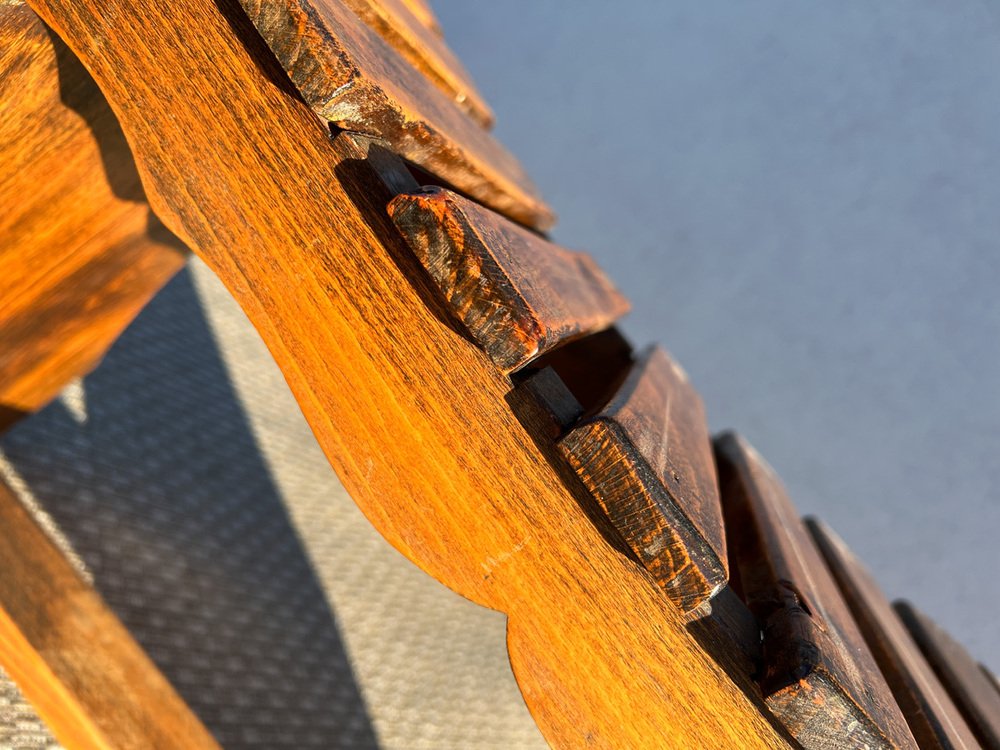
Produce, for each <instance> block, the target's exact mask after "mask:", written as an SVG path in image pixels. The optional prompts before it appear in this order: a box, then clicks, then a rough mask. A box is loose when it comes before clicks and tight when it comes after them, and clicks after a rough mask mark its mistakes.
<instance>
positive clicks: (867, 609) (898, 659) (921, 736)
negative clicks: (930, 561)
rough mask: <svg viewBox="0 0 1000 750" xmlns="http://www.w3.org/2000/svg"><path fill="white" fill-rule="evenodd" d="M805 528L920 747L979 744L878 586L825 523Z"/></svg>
mask: <svg viewBox="0 0 1000 750" xmlns="http://www.w3.org/2000/svg"><path fill="white" fill-rule="evenodd" d="M806 526H807V527H808V528H809V531H810V532H811V533H812V536H813V539H814V540H815V542H816V545H817V546H818V547H819V549H820V552H822V554H823V557H824V558H825V560H826V563H827V565H828V566H829V568H830V572H831V573H833V577H834V578H835V579H836V580H837V584H838V585H839V586H840V591H841V593H842V594H843V595H844V598H845V599H846V600H847V604H848V606H849V607H850V609H851V614H852V615H854V620H855V622H857V624H858V627H859V628H860V629H861V633H862V635H864V637H865V641H866V642H867V644H868V647H869V648H870V649H871V651H872V654H873V655H874V657H875V661H876V662H877V663H878V666H879V668H880V669H881V670H882V674H883V676H884V677H885V679H886V682H887V683H888V684H889V687H890V688H891V690H892V694H893V695H894V696H895V697H896V702H897V703H898V704H899V707H900V709H901V710H902V711H903V715H904V716H905V717H906V722H907V724H909V726H910V731H911V732H912V733H913V736H914V738H915V739H916V740H917V742H918V743H919V745H920V747H921V748H923V750H927V749H928V748H942V750H945V749H947V750H952V749H957V748H969V750H975V748H977V747H979V743H978V742H976V738H975V736H974V735H973V734H972V731H971V730H970V729H969V726H968V724H967V723H966V721H965V719H964V718H962V714H961V713H960V712H959V711H958V709H957V708H956V707H955V704H954V702H953V701H952V699H951V697H950V696H949V695H948V692H947V691H946V690H945V689H944V686H943V685H942V684H941V681H940V680H939V679H938V678H937V676H936V675H935V674H934V672H933V670H932V669H931V668H930V665H929V664H928V663H927V660H926V659H924V657H923V655H922V654H921V653H920V649H919V648H918V647H917V644H916V643H914V641H913V638H911V637H910V634H909V633H907V632H906V628H905V627H903V623H902V622H901V621H900V619H899V617H898V616H897V615H896V613H895V612H893V610H892V605H890V604H889V600H888V599H886V598H885V595H884V594H883V593H882V592H881V590H879V587H878V584H876V583H875V579H874V578H872V575H871V573H869V572H868V570H867V569H866V568H865V566H864V565H863V564H862V563H861V561H860V560H858V558H857V557H855V556H854V554H853V553H852V552H851V550H850V549H849V548H848V547H847V545H846V544H845V543H844V541H843V540H842V539H841V538H840V537H839V536H837V535H836V534H835V533H834V532H833V531H831V530H830V529H829V528H828V527H827V526H826V525H825V524H823V523H822V522H820V521H817V520H815V519H808V520H807V521H806Z"/></svg>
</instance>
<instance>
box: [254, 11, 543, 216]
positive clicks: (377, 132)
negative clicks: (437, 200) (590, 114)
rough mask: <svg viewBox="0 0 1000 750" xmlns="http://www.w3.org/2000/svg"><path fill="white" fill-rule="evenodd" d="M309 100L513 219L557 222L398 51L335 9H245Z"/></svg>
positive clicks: (503, 154) (494, 148)
mask: <svg viewBox="0 0 1000 750" xmlns="http://www.w3.org/2000/svg"><path fill="white" fill-rule="evenodd" d="M241 3H242V5H243V8H244V9H245V10H246V12H247V14H248V15H249V16H250V18H251V19H252V20H253V22H254V25H255V26H256V27H257V30H258V31H259V32H260V34H261V36H262V37H263V38H264V39H265V41H267V43H268V45H269V46H270V47H271V50H272V51H273V53H274V55H275V56H276V57H277V58H278V61H279V62H280V63H281V65H282V66H283V67H284V69H285V71H286V72H287V73H288V76H289V77H290V78H291V80H292V83H293V84H295V86H296V87H297V88H298V90H299V92H300V93H301V94H302V96H303V98H304V99H305V100H306V102H307V103H309V105H310V106H312V107H313V109H314V110H316V112H317V113H318V114H319V115H320V116H321V117H323V118H324V119H326V120H328V121H330V122H332V123H333V124H335V125H337V126H338V127H340V128H343V129H344V130H352V131H357V132H360V133H364V134H366V135H373V136H377V137H379V138H382V139H384V140H386V141H387V142H388V143H390V144H391V145H392V148H393V150H395V151H396V152H397V153H398V154H399V155H400V156H402V157H404V158H405V159H408V160H409V161H412V162H414V163H415V164H417V165H419V166H420V167H422V168H424V169H426V170H427V171H428V172H430V173H431V174H433V175H435V176H437V177H438V178H440V179H442V180H443V181H445V182H447V183H448V184H450V185H453V186H454V187H455V188H456V189H458V190H460V191H462V192H463V193H465V194H467V195H470V196H472V197H473V198H475V199H476V200H478V201H480V202H482V203H484V204H486V205H488V206H490V207H491V208H493V209H495V210H497V211H499V212H500V213H503V214H505V215H507V216H510V217H511V218H513V219H514V220H516V221H518V222H521V223H522V224H526V225H528V226H532V227H535V228H536V229H541V230H544V229H548V228H549V227H551V226H552V224H553V223H554V222H555V216H554V215H553V213H552V211H551V210H550V209H549V207H548V206H546V205H545V203H544V201H543V200H542V199H541V197H540V196H539V194H538V191H537V189H536V188H535V186H534V184H532V182H531V180H530V179H529V178H528V176H527V175H526V174H525V172H524V170H523V169H522V167H521V165H520V164H518V163H517V161H516V160H515V159H514V157H513V156H511V155H510V154H509V153H508V152H507V151H506V150H505V149H504V148H503V147H502V146H501V145H500V144H499V143H498V142H497V141H496V140H494V139H493V138H492V137H491V136H490V135H489V133H487V132H486V131H485V130H484V129H483V128H481V127H480V126H479V125H478V124H477V123H476V122H474V121H473V120H471V119H470V118H469V117H467V116H466V115H465V113H464V112H462V111H461V110H460V109H459V108H458V106H457V105H456V104H455V102H454V101H452V100H451V99H450V98H449V97H448V96H446V95H445V94H443V93H442V92H441V91H440V90H439V89H438V88H437V87H436V86H435V85H434V84H432V83H431V82H430V81H429V80H428V79H427V78H426V77H425V76H424V75H423V74H421V73H420V72H419V71H417V70H416V69H415V68H414V67H413V66H411V65H410V64H409V63H408V62H407V61H406V60H404V59H403V58H402V57H401V56H400V55H399V53H397V52H396V50H395V49H393V47H392V46H391V45H390V44H388V43H387V42H386V41H385V40H384V39H382V38H381V37H380V36H379V35H378V34H376V33H375V32H374V31H372V30H371V29H369V28H368V27H367V26H366V25H365V24H364V23H362V22H361V20H360V19H359V18H358V17H357V16H356V15H355V14H354V13H353V12H351V10H350V9H349V8H348V7H347V6H346V5H344V4H343V3H341V2H338V1H336V0H241Z"/></svg>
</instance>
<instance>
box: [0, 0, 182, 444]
mask: <svg viewBox="0 0 1000 750" xmlns="http://www.w3.org/2000/svg"><path fill="white" fill-rule="evenodd" d="M0 164H2V165H3V169H2V171H0V206H2V209H0V412H4V413H6V414H7V415H8V418H12V417H13V416H15V415H17V414H19V413H30V412H32V411H35V410H37V409H39V408H40V407H42V406H44V405H45V404H46V403H47V402H48V401H49V400H50V399H52V398H53V397H54V396H55V395H56V393H58V391H59V390H60V389H61V388H62V386H63V385H64V384H65V383H66V381H67V380H69V379H70V378H72V377H75V376H77V375H81V374H84V373H85V372H87V371H89V370H90V368H92V367H93V366H94V365H95V364H96V363H97V361H98V360H99V359H100V357H101V356H102V355H103V354H104V352H105V351H106V350H107V348H108V347H109V346H110V345H111V343H112V342H113V341H114V340H115V339H116V338H117V337H118V335H119V334H120V333H121V331H122V329H124V328H125V326H126V325H128V323H129V322H130V321H131V320H132V318H133V317H134V316H135V315H136V314H137V313H138V312H139V310H140V309H141V308H142V307H143V305H144V304H145V303H146V302H147V301H148V300H149V298H150V297H151V296H152V295H153V294H154V293H155V292H156V291H157V290H158V289H159V288H160V287H161V286H162V285H163V284H164V283H165V282H166V281H167V280H168V279H169V278H170V277H171V276H173V274H174V273H175V272H176V271H177V270H178V269H179V268H180V267H181V265H183V263H184V258H185V252H184V251H183V249H182V248H181V246H180V244H179V243H178V241H177V240H176V238H174V237H172V236H171V235H170V233H169V232H168V231H167V230H166V229H165V228H163V226H162V225H160V223H159V222H158V221H157V220H156V219H155V218H154V217H153V216H152V214H151V213H150V211H149V206H148V204H147V203H146V201H145V196H144V195H143V192H142V186H141V185H140V182H139V175H138V173H137V172H136V170H135V165H134V164H133V161H132V156H131V153H130V152H129V149H128V146H127V144H126V143H125V139H124V137H123V135H122V133H121V130H120V128H119V127H118V123H117V121H116V120H115V117H114V115H113V114H112V112H111V109H110V108H109V107H108V105H107V102H106V101H105V100H104V98H103V96H102V95H101V93H100V90H99V89H98V88H97V85H96V84H95V83H94V81H93V79H92V78H91V77H90V76H89V75H88V74H87V72H86V70H84V68H83V66H81V65H80V63H79V62H78V61H77V60H76V58H75V57H74V56H73V55H72V53H70V52H69V50H68V49H66V47H65V45H64V44H63V43H62V42H61V41H60V40H59V39H58V38H56V37H54V36H53V35H51V34H50V33H49V32H48V31H47V30H46V28H45V26H44V24H42V22H41V20H39V19H38V17H37V16H36V15H35V14H34V13H33V12H32V11H31V9H30V8H28V7H27V6H26V5H23V4H20V3H9V2H8V3H2V4H0ZM3 421H5V420H4V417H3V416H2V415H0V427H2V426H3V424H2V422H3Z"/></svg>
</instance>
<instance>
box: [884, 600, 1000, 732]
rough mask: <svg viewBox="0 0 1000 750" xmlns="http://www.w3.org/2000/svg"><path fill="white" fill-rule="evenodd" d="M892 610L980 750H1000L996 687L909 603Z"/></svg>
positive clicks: (959, 647)
mask: <svg viewBox="0 0 1000 750" xmlns="http://www.w3.org/2000/svg"><path fill="white" fill-rule="evenodd" d="M893 606H894V607H895V608H896V612H897V613H898V614H899V616H900V618H901V619H902V620H903V622H904V623H905V624H906V627H907V629H908V630H909V631H910V634H911V635H912V636H913V640H915V641H916V642H917V645H918V646H920V650H921V651H922V652H923V654H924V656H925V657H927V661H928V662H930V665H931V667H932V668H933V669H934V671H935V672H936V673H937V676H938V677H939V678H940V679H941V682H942V683H943V684H944V686H945V688H946V689H947V690H948V692H949V693H950V694H951V697H952V699H953V700H954V701H955V705H957V706H958V708H959V710H960V711H961V712H962V713H963V715H964V716H965V718H966V720H967V721H968V722H969V726H970V727H972V731H973V732H975V733H976V737H977V738H978V739H979V741H980V742H981V743H982V745H983V747H985V748H988V749H989V750H1000V693H998V692H997V690H996V686H995V685H994V684H993V683H992V681H991V680H989V679H988V678H987V676H986V675H985V674H984V673H983V671H982V669H981V668H980V666H979V665H978V664H977V663H976V660H975V659H973V658H972V656H970V655H969V652H968V651H966V650H965V647H964V646H962V645H961V644H960V643H958V642H957V641H956V640H955V639H954V638H952V637H951V636H950V635H948V633H946V632H945V631H944V629H943V628H941V627H940V626H938V625H937V623H935V622H934V621H933V620H931V619H930V618H929V617H928V616H927V615H925V614H924V613H922V612H921V611H920V610H918V609H916V608H915V607H914V606H913V605H912V604H910V603H909V602H902V601H901V602H895V603H894V604H893Z"/></svg>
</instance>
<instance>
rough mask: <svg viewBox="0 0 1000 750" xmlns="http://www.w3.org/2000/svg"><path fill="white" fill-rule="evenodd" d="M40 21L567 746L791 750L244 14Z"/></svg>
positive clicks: (381, 519) (362, 486) (185, 230)
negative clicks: (619, 533)
mask: <svg viewBox="0 0 1000 750" xmlns="http://www.w3.org/2000/svg"><path fill="white" fill-rule="evenodd" d="M32 4H33V6H34V7H35V8H36V9H37V10H38V11H39V12H40V13H42V14H43V16H44V17H45V18H46V20H47V21H48V22H49V23H50V24H51V25H52V26H53V27H54V28H55V29H56V30H57V31H58V32H59V33H60V34H61V35H62V36H63V38H64V39H66V40H67V42H68V43H69V45H70V46H71V47H72V48H73V49H74V51H75V52H76V53H77V54H78V55H79V56H80V58H81V59H82V60H83V61H84V63H85V64H86V65H87V66H88V68H89V69H90V71H91V72H92V73H93V75H94V77H95V78H96V79H97V80H98V82H99V83H100V85H101V87H102V89H103V90H104V93H105V95H106V96H107V98H108V100H109V101H110V102H111V104H112V106H113V107H114V108H115V110H116V112H117V113H118V116H119V120H120V121H121V122H122V126H123V128H124V129H125V132H126V134H127V136H128V138H129V141H130V143H131V145H132V147H133V151H134V153H135V154H136V155H137V162H138V164H139V165H140V170H141V171H142V174H143V179H144V184H145V186H146V189H147V192H148V194H149V196H150V200H151V202H152V203H153V205H154V207H155V208H156V209H157V213H158V215H160V216H161V217H163V218H164V221H165V222H166V223H167V224H168V226H170V227H171V228H172V229H173V230H174V231H176V232H177V233H178V234H179V235H180V236H182V237H183V238H184V239H185V241H186V242H187V243H188V245H189V246H190V247H191V248H192V249H193V250H194V251H195V252H197V253H198V254H199V255H201V257H203V258H204V259H205V260H206V262H207V263H208V264H209V265H210V266H211V267H212V268H213V269H214V270H215V272H216V273H218V274H219V276H220V277H221V278H222V280H223V281H224V282H225V283H226V285H227V286H228V288H229V289H230V290H231V291H232V293H233V294H234V296H235V297H236V298H237V299H238V300H239V302H240V304H241V305H242V307H243V309H244V310H245V311H246V313H247V314H248V315H249V317H250V319H251V320H252V321H253V322H254V324H255V325H256V326H257V328H258V330H259V331H260V333H261V335H262V336H263V338H264V341H265V342H266V343H267V345H268V346H269V348H270V350H271V352H272V353H273V355H274V357H275V359H276V360H277V362H278V364H279V365H280V366H281V368H282V370H283V371H284V374H285V377H286V378H287V380H288V383H289V385H290V386H291V388H292V391H293V393H294V394H295V396H296V398H297V400H298V402H299V404H300V405H301V407H302V410H303V412H304V414H305V416H306V418H307V419H308V420H309V422H310V424H311V425H312V428H313V430H314V432H315V434H316V437H317V439H318V440H319V442H320V444H321V445H322V447H323V449H324V451H325V452H326V454H327V456H328V457H329V458H330V460H331V463H332V464H333V466H334V468H335V469H336V470H337V473H338V474H339V475H340V478H341V479H342V481H343V483H344V485H345V487H346V488H347V489H348V491H349V492H350V493H351V495H352V496H353V497H354V499H355V501H356V502H357V503H358V505H359V506H360V507H361V508H362V510H363V511H364V512H365V514H366V515H367V516H368V518H369V519H370V520H371V521H372V523H373V524H374V525H375V526H376V527H377V528H378V529H379V530H380V531H381V532H382V533H383V535H384V536H385V537H386V538H387V539H388V540H389V541H390V542H391V543H392V544H393V545H394V546H396V547H397V548H398V549H399V550H400V551H402V552H403V553H404V554H405V555H406V556H408V557H409V558H410V559H411V560H414V561H415V562H417V563H418V564H419V565H420V566H421V567H422V568H423V569H425V570H427V571H428V572H430V573H431V574H432V575H433V576H435V577H436V578H438V579H439V580H441V581H443V582H444V583H445V584H447V585H449V586H450V587H452V588H453V589H455V590H456V591H458V592H459V593H461V594H463V595H465V596H467V597H469V598H470V599H473V600H474V601H477V602H479V603H480V604H484V605H486V606H489V607H492V608H494V609H498V610H501V611H503V612H505V613H507V615H508V617H509V626H508V647H509V651H510V655H511V661H512V665H513V668H514V672H515V675H516V677H517V679H518V682H519V684H520V686H521V689H522V691H523V693H524V696H525V699H526V701H527V704H528V707H529V708H530V710H531V711H532V713H533V715H534V716H535V718H536V720H537V721H538V724H539V726H540V728H541V730H542V732H543V733H544V734H545V736H546V737H547V738H548V740H549V741H550V742H551V743H552V744H553V745H554V746H556V747H579V746H583V745H586V746H589V747H603V748H615V749H616V750H620V748H626V747H627V748H643V747H649V748H663V747H669V746H673V747H740V748H748V749H752V748H765V747H768V748H781V747H787V743H786V742H785V741H784V740H783V739H782V738H781V737H780V736H779V735H778V734H777V732H776V731H775V729H774V728H773V727H772V726H771V724H770V723H769V721H768V720H767V719H766V717H765V716H764V715H763V714H762V713H761V710H760V707H759V705H758V704H756V703H755V702H753V701H752V700H751V699H750V698H749V697H748V696H747V695H746V694H745V693H744V692H743V690H741V688H740V687H739V686H737V685H736V684H735V683H734V682H733V681H732V680H731V679H730V678H729V676H728V675H726V674H725V672H723V670H722V669H721V668H720V667H719V666H718V665H717V664H716V663H715V662H714V661H712V660H711V658H710V657H709V656H708V655H707V654H706V653H705V651H703V650H702V648H701V647H700V646H699V644H698V643H697V642H696V641H695V639H694V637H693V636H691V635H690V634H689V633H688V632H687V630H686V629H685V627H684V624H683V623H682V622H681V616H680V613H679V612H678V611H677V610H676V608H675V607H673V606H672V605H671V604H670V602H669V601H667V600H666V599H665V598H664V597H663V595H662V593H661V592H660V590H659V589H658V588H657V587H656V585H655V584H654V583H653V582H652V580H651V579H650V578H649V577H648V575H646V574H645V573H644V572H643V571H641V570H640V569H638V568H637V567H636V566H635V565H634V564H632V563H631V562H630V561H629V560H627V559H625V558H624V557H623V556H621V555H620V554H619V553H618V552H616V551H615V550H614V549H613V548H612V547H610V546H609V545H607V544H606V543H605V541H604V539H603V537H602V536H601V535H600V533H599V532H598V530H597V529H595V527H594V526H593V524H592V523H591V522H590V520H589V519H588V517H587V516H586V514H585V513H584V512H582V511H581V509H580V506H579V505H578V499H577V498H576V497H575V496H574V495H573V494H571V492H570V491H569V490H568V489H567V486H566V484H565V483H564V481H563V476H562V475H561V474H560V473H559V471H558V470H557V469H556V468H555V467H556V466H559V465H560V461H559V459H558V457H557V456H555V455H554V453H552V454H550V453H546V452H545V451H543V450H542V449H541V448H540V447H539V446H538V445H537V444H536V442H535V440H534V439H533V436H534V435H535V434H538V433H537V432H536V431H535V429H534V427H533V425H530V424H529V428H526V427H524V426H522V424H521V423H520V422H519V421H518V420H517V419H516V418H515V416H514V413H513V411H512V410H511V408H510V406H509V405H508V403H507V402H506V400H505V399H506V398H507V396H508V395H509V392H510V382H509V380H508V379H507V378H506V377H504V376H503V375H502V374H501V373H500V372H499V371H498V370H497V369H496V367H495V366H494V365H493V363H492V362H490V361H489V360H488V358H487V357H486V356H485V355H484V354H483V353H482V352H480V351H479V350H478V349H476V348H475V347H472V346H470V345H469V343H468V341H467V340H466V338H465V337H464V335H462V334H460V333H459V332H456V331H455V330H453V328H452V327H451V325H450V324H449V322H448V320H447V316H446V315H443V314H442V309H441V307H440V303H438V302H437V301H436V299H437V297H436V295H434V294H433V292H432V290H431V289H430V288H429V287H427V286H425V284H426V281H423V282H421V281H420V279H421V278H422V276H421V274H422V272H421V270H420V266H419V264H418V262H417V260H416V258H414V257H413V255H412V254H411V253H410V251H409V250H408V249H407V248H406V246H405V244H404V242H403V240H402V238H401V237H400V236H399V233H398V231H397V230H396V228H395V227H394V226H393V225H392V223H391V221H390V219H389V217H388V215H387V213H386V210H385V206H386V204H387V203H388V201H389V199H390V198H391V197H392V196H391V195H389V194H387V193H386V192H385V191H384V189H383V188H381V187H380V185H381V183H380V182H379V180H377V179H376V178H375V177H374V176H373V174H372V168H371V166H370V165H369V164H368V163H367V162H366V161H365V160H364V158H363V154H362V153H360V152H359V151H357V150H355V149H353V148H352V147H351V144H350V143H349V142H348V141H347V140H344V139H334V140H332V141H331V139H330V135H329V132H328V131H327V128H326V127H325V125H324V124H323V123H321V122H319V121H318V120H317V118H316V117H315V115H314V114H313V112H312V111H311V110H310V109H309V108H308V107H307V106H306V105H305V104H304V103H303V102H302V101H301V99H300V98H299V97H298V95H297V93H296V92H295V91H294V89H292V88H291V87H290V86H289V85H288V81H287V79H286V77H285V76H284V73H283V71H282V70H281V69H280V68H279V67H278V65H277V62H276V61H275V60H274V58H273V56H272V55H271V54H270V52H269V50H268V49H267V47H266V46H265V45H264V44H263V42H262V41H261V40H260V39H259V37H258V36H257V35H256V34H255V32H254V30H253V27H252V26H251V25H250V23H249V21H248V20H247V19H246V17H245V16H244V14H243V13H242V11H241V10H240V9H239V8H238V7H236V6H235V4H234V3H233V2H229V1H228V0H175V2H172V3H170V4H167V5H165V4H156V3H147V2H140V0H32ZM168 91H169V92H170V95H169V96H164V92H168ZM233 92H239V95H238V96H237V95H234V94H233Z"/></svg>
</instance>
